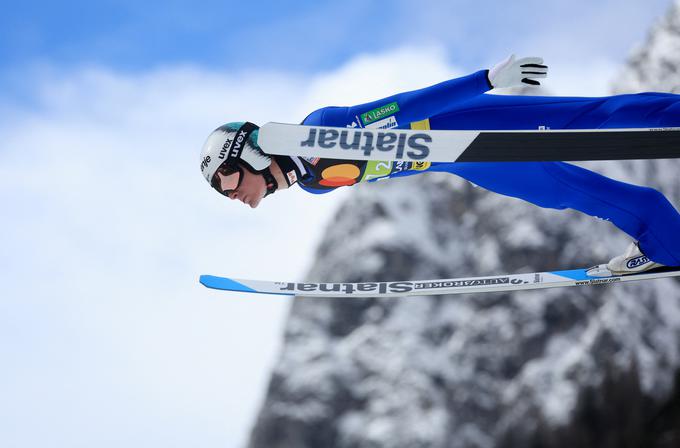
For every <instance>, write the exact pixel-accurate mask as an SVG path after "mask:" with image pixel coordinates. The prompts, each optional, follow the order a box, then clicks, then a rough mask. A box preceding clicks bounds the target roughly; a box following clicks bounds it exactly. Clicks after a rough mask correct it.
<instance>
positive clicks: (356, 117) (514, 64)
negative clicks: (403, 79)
mask: <svg viewBox="0 0 680 448" xmlns="http://www.w3.org/2000/svg"><path fill="white" fill-rule="evenodd" d="M546 76H547V66H545V65H543V60H542V59H541V58H522V59H519V60H515V56H514V55H512V56H510V57H509V58H507V59H506V60H504V61H502V62H501V63H499V64H497V65H496V66H494V68H492V69H491V70H480V71H478V72H476V73H473V74H471V75H468V76H463V77H461V78H456V79H451V80H448V81H444V82H442V83H439V84H435V85H433V86H430V87H426V88H424V89H419V90H413V91H410V92H403V93H398V94H396V95H392V96H389V97H387V98H382V99H380V100H377V101H372V102H370V103H364V104H359V105H356V106H352V107H327V108H323V109H319V110H317V111H315V112H313V113H312V114H310V115H309V116H308V117H307V118H306V119H305V120H304V122H303V123H304V124H309V125H322V126H352V127H355V126H361V127H365V126H370V125H373V126H380V125H382V124H384V125H386V127H395V126H406V125H408V124H409V123H412V122H414V121H420V120H424V119H426V118H429V117H432V116H434V115H437V114H439V113H442V112H444V111H446V110H447V109H449V108H450V107H451V106H452V105H453V104H455V103H457V102H460V101H466V100H469V99H471V98H473V97H475V96H477V95H481V94H483V93H484V92H487V91H489V90H491V89H493V88H495V87H498V88H502V87H511V86H514V85H521V84H530V85H538V84H539V82H538V81H536V80H535V79H536V78H545V77H546Z"/></svg>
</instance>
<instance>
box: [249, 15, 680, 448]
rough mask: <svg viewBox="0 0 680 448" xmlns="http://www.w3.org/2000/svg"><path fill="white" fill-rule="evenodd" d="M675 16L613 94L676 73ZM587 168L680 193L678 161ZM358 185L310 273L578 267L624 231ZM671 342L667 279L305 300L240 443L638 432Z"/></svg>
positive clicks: (667, 384)
mask: <svg viewBox="0 0 680 448" xmlns="http://www.w3.org/2000/svg"><path fill="white" fill-rule="evenodd" d="M678 11H680V10H679V9H678V8H677V7H676V8H674V9H673V10H672V11H671V12H670V13H669V16H668V17H667V18H666V20H665V21H663V22H662V23H660V24H659V26H657V28H656V29H655V30H654V31H653V33H652V34H651V35H650V37H649V40H648V42H647V43H646V44H645V46H644V47H642V48H641V49H640V50H638V51H637V53H636V54H635V56H634V57H633V58H632V59H631V63H630V64H629V65H628V67H626V70H625V71H624V73H623V75H622V76H621V78H620V79H621V80H620V81H619V82H618V83H617V84H616V90H617V92H629V91H635V90H662V91H670V90H672V89H673V87H675V86H676V85H680V72H678V71H677V70H674V69H673V68H672V67H676V66H678V67H680V51H677V50H678V49H680V48H678V47H680V13H679V12H678ZM664 58H665V59H664ZM666 59H668V60H666ZM673 64H676V65H673ZM654 70H658V73H657V72H654ZM660 79H662V80H663V82H664V83H663V84H657V83H656V82H657V81H658V82H660V81H659V80H660ZM584 165H585V166H587V167H588V168H591V169H595V170H597V171H600V172H603V173H605V174H607V175H609V176H613V177H615V178H618V179H620V180H625V181H629V182H634V183H638V184H646V185H650V186H654V187H657V188H659V189H660V190H662V191H663V192H664V193H666V194H667V196H668V197H669V199H671V201H672V202H674V203H675V204H680V180H678V174H677V173H678V172H680V164H679V163H678V162H677V161H661V162H639V161H628V162H606V163H602V162H600V163H587V164H584ZM352 188H353V190H354V192H353V195H352V196H351V197H350V198H349V199H348V201H347V203H346V204H345V205H344V206H343V207H342V208H341V210H339V212H338V215H337V217H336V218H335V219H334V220H333V221H332V222H333V224H332V225H331V226H330V227H329V228H328V231H327V235H326V238H325V240H324V241H323V243H322V244H321V246H320V247H319V250H318V255H317V259H318V262H317V264H316V265H315V266H314V268H313V269H312V271H311V272H310V273H309V279H310V280H311V281H314V280H325V281H371V280H380V281H386V280H404V279H425V278H439V277H454V276H469V275H486V274H494V273H502V272H522V271H524V272H529V271H535V270H553V269H559V268H570V267H580V266H584V265H590V264H595V263H600V262H603V261H606V260H608V259H609V257H610V256H612V255H615V254H616V253H618V252H620V251H621V250H623V249H624V248H625V246H626V245H627V243H628V241H629V240H628V237H626V236H625V235H624V234H622V233H621V232H620V231H618V230H617V229H615V228H614V227H613V226H612V225H611V224H609V223H607V222H603V221H598V220H596V219H593V218H591V217H588V216H585V215H581V214H579V213H576V212H573V211H555V210H545V209H539V208H537V207H535V206H532V205H529V204H527V203H524V202H522V201H520V200H517V199H512V198H507V197H503V196H499V195H496V194H493V193H488V192H486V191H484V190H482V189H479V188H475V187H473V186H472V185H470V184H469V183H467V182H465V181H462V180H461V179H458V178H456V177H454V176H452V175H446V174H432V175H430V174H428V175H420V176H412V177H409V178H403V179H396V180H391V181H389V182H382V183H381V182H378V183H376V184H370V185H360V186H356V187H352ZM679 341H680V283H678V282H676V281H673V280H668V279H666V280H657V281H654V282H646V283H633V284H625V285H623V284H622V285H616V286H610V287H591V288H580V289H578V288H568V289H554V290H546V291H523V292H518V293H514V294H500V293H496V294H478V295H465V296H443V297H410V298H403V299H382V300H376V299H369V300H366V299H340V300H319V299H305V298H298V299H296V301H295V303H294V305H293V308H292V310H291V314H290V317H289V320H288V324H287V328H286V335H285V344H284V348H283V352H282V354H281V359H280V361H279V362H278V364H277V366H276V368H275V371H274V373H273V377H272V381H271V384H270V388H269V391H268V394H267V397H266V401H265V403H264V405H263V408H262V411H261V413H260V416H259V419H258V421H257V424H256V425H255V428H254V430H253V433H252V438H251V442H250V446H251V447H253V448H261V447H262V448H264V447H267V448H272V447H291V448H292V447H296V448H301V447H447V448H449V447H497V446H498V447H500V446H526V445H527V444H529V443H540V444H542V446H586V445H587V444H586V443H585V442H584V440H587V441H589V442H590V443H591V444H597V441H598V440H604V439H597V438H593V437H592V433H593V432H595V433H599V436H600V437H602V434H603V433H605V432H609V433H611V434H624V433H625V437H628V439H626V440H631V439H630V437H633V438H634V437H637V435H639V434H643V435H644V433H645V431H658V428H657V427H654V426H650V425H649V420H650V415H652V414H654V413H656V412H657V411H658V410H659V409H660V407H661V405H662V404H663V403H664V402H665V401H666V400H668V399H669V397H670V396H671V395H672V393H673V390H674V380H675V377H676V374H677V372H678V367H679V366H680V350H679V347H680V345H679V344H678V342H679ZM617 398H618V399H617ZM624 398H625V401H622V400H624ZM611 415H614V416H615V418H614V417H609V416H611ZM657 420H658V419H657ZM655 421H656V420H655ZM661 421H663V419H661ZM589 425H590V427H589ZM617 425H618V426H617ZM636 425H637V426H636ZM650 428H651V429H650ZM624 429H625V431H624ZM589 437H590V438H589ZM618 437H622V436H620V435H619V436H618ZM639 437H642V436H639ZM607 440H609V443H610V444H611V445H609V446H616V443H617V442H616V441H617V440H621V439H617V438H616V437H614V438H610V439H607ZM644 440H647V441H650V440H652V439H644ZM674 440H677V439H674ZM652 442H653V440H652ZM600 446H605V445H600ZM668 446H670V445H668Z"/></svg>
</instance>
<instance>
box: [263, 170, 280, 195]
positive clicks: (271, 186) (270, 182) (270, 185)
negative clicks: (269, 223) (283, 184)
mask: <svg viewBox="0 0 680 448" xmlns="http://www.w3.org/2000/svg"><path fill="white" fill-rule="evenodd" d="M261 174H262V177H264V183H265V184H266V185H267V192H266V193H265V194H264V197H265V198H266V197H267V196H269V195H270V194H272V193H274V192H275V191H276V189H277V188H279V183H278V182H276V179H275V178H274V176H273V175H272V172H271V171H270V170H269V168H265V169H264V170H262V171H261Z"/></svg>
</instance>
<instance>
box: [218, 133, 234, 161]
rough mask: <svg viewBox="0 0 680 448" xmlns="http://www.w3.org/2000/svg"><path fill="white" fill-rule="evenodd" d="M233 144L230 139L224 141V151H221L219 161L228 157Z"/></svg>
mask: <svg viewBox="0 0 680 448" xmlns="http://www.w3.org/2000/svg"><path fill="white" fill-rule="evenodd" d="M231 142H232V140H231V139H230V138H228V139H226V140H225V141H224V145H222V149H221V150H220V156H219V157H218V158H219V159H224V158H225V157H226V156H227V151H229V147H230V146H231Z"/></svg>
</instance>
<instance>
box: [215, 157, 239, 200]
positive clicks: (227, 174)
mask: <svg viewBox="0 0 680 448" xmlns="http://www.w3.org/2000/svg"><path fill="white" fill-rule="evenodd" d="M242 180H243V169H242V168H241V167H240V166H238V165H236V166H232V165H228V164H224V165H223V166H221V167H219V168H218V169H217V171H215V175H214V176H213V178H212V182H211V183H210V184H211V185H212V187H213V188H214V189H215V190H217V191H219V192H220V193H221V194H223V195H225V196H228V195H229V194H231V193H233V192H234V190H236V189H237V188H238V187H239V186H240V185H241V181H242Z"/></svg>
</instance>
